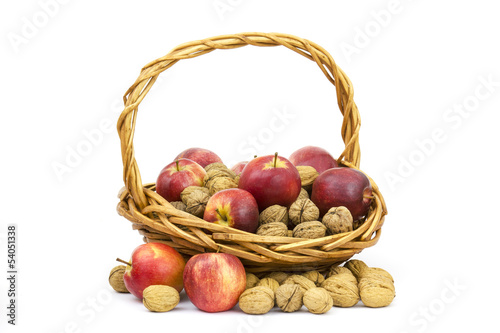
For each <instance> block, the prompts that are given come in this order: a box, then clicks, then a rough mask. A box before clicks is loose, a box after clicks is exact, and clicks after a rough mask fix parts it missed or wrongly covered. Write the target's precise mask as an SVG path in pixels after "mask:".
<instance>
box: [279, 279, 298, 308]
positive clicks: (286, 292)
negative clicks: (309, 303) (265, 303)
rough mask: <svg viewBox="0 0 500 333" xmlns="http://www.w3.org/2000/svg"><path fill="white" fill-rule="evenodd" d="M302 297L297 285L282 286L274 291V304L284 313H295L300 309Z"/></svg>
mask: <svg viewBox="0 0 500 333" xmlns="http://www.w3.org/2000/svg"><path fill="white" fill-rule="evenodd" d="M303 296H304V291H303V290H302V288H301V287H300V286H299V285H298V284H283V285H281V286H280V287H279V288H278V289H277V290H276V304H277V305H278V306H279V307H280V309H281V310H283V311H284V312H295V311H297V310H300V308H301V307H302V297H303Z"/></svg>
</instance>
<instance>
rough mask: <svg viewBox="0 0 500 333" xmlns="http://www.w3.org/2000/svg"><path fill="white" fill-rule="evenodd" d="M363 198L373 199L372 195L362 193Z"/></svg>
mask: <svg viewBox="0 0 500 333" xmlns="http://www.w3.org/2000/svg"><path fill="white" fill-rule="evenodd" d="M363 198H365V199H375V197H374V196H373V195H363Z"/></svg>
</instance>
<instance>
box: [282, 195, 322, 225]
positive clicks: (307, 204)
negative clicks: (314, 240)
mask: <svg viewBox="0 0 500 333" xmlns="http://www.w3.org/2000/svg"><path fill="white" fill-rule="evenodd" d="M288 216H289V218H290V221H291V222H292V224H293V225H297V224H299V223H302V222H308V221H316V220H317V219H318V218H319V209H318V207H316V205H315V204H314V203H313V202H312V201H311V200H310V199H300V200H297V201H295V202H294V203H293V204H292V205H291V206H290V209H289V211H288Z"/></svg>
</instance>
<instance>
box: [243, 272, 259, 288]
mask: <svg viewBox="0 0 500 333" xmlns="http://www.w3.org/2000/svg"><path fill="white" fill-rule="evenodd" d="M259 281H260V279H259V278H258V277H257V276H256V275H255V274H252V273H247V287H246V289H250V288H253V287H255V286H256V285H257V283H259Z"/></svg>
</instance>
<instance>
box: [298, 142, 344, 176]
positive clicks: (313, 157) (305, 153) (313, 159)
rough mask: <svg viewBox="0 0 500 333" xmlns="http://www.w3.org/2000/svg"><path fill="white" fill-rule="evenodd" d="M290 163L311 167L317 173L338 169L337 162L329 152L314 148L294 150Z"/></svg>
mask: <svg viewBox="0 0 500 333" xmlns="http://www.w3.org/2000/svg"><path fill="white" fill-rule="evenodd" d="M290 162H292V164H293V165H295V166H299V165H307V166H312V167H313V168H314V169H316V171H318V173H322V172H323V171H325V170H328V169H331V168H336V167H338V164H337V161H336V160H335V159H334V158H333V156H332V155H330V153H329V152H327V151H326V150H324V149H323V148H320V147H315V146H306V147H302V148H300V149H298V150H296V151H295V152H294V153H293V154H292V155H290Z"/></svg>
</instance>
